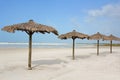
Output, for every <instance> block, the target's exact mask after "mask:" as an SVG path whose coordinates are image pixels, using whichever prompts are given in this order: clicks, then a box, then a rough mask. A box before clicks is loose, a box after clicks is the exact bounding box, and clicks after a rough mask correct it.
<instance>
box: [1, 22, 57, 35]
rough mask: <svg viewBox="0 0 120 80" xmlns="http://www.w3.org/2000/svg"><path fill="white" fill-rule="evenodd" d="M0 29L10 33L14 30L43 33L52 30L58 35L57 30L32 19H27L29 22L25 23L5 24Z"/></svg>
mask: <svg viewBox="0 0 120 80" xmlns="http://www.w3.org/2000/svg"><path fill="white" fill-rule="evenodd" d="M2 30H4V31H7V32H12V33H14V32H15V31H16V30H20V31H25V32H27V33H29V32H32V33H34V32H40V33H43V34H44V33H50V32H52V33H54V34H56V35H58V32H57V30H55V29H54V28H53V27H51V26H46V25H42V24H38V23H35V22H34V21H33V20H29V22H26V23H20V24H14V25H9V26H5V27H4V28H2Z"/></svg>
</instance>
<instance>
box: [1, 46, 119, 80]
mask: <svg viewBox="0 0 120 80" xmlns="http://www.w3.org/2000/svg"><path fill="white" fill-rule="evenodd" d="M32 52H33V53H32V67H33V69H32V70H28V69H27V62H28V48H0V80H120V47H113V53H112V54H110V53H109V47H100V55H99V56H97V55H96V47H91V48H90V47H89V48H77V49H75V60H74V61H73V60H72V49H71V48H47V49H45V48H44V49H43V48H33V51H32Z"/></svg>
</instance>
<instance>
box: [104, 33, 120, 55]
mask: <svg viewBox="0 0 120 80" xmlns="http://www.w3.org/2000/svg"><path fill="white" fill-rule="evenodd" d="M103 40H110V53H112V41H113V40H115V41H120V38H118V37H116V36H114V35H112V34H111V35H110V36H107V37H105V38H104V39H103Z"/></svg>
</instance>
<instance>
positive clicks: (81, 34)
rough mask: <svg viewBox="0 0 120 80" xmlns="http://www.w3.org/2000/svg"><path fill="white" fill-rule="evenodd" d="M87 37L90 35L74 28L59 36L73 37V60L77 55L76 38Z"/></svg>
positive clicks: (64, 37)
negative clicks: (75, 53)
mask: <svg viewBox="0 0 120 80" xmlns="http://www.w3.org/2000/svg"><path fill="white" fill-rule="evenodd" d="M87 37H88V35H86V34H83V33H79V32H76V31H75V30H73V31H72V32H69V33H66V34H62V35H60V36H59V38H60V39H68V38H72V39H73V60H74V59H75V56H74V47H75V39H76V38H79V39H84V38H87Z"/></svg>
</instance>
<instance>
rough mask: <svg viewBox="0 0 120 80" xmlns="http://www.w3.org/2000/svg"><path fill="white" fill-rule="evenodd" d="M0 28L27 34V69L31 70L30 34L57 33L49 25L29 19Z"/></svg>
mask: <svg viewBox="0 0 120 80" xmlns="http://www.w3.org/2000/svg"><path fill="white" fill-rule="evenodd" d="M2 30H4V31H7V32H11V33H14V32H15V31H16V30H18V31H24V32H26V33H27V34H28V35H29V55H28V69H29V70H31V69H32V68H31V57H32V35H33V34H34V33H35V32H36V33H42V34H45V33H50V32H52V33H54V34H55V35H58V32H57V30H56V29H54V28H53V27H51V26H46V25H42V24H38V23H35V22H34V21H33V20H29V21H28V22H26V23H20V24H14V25H10V26H5V27H4V28H2Z"/></svg>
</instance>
